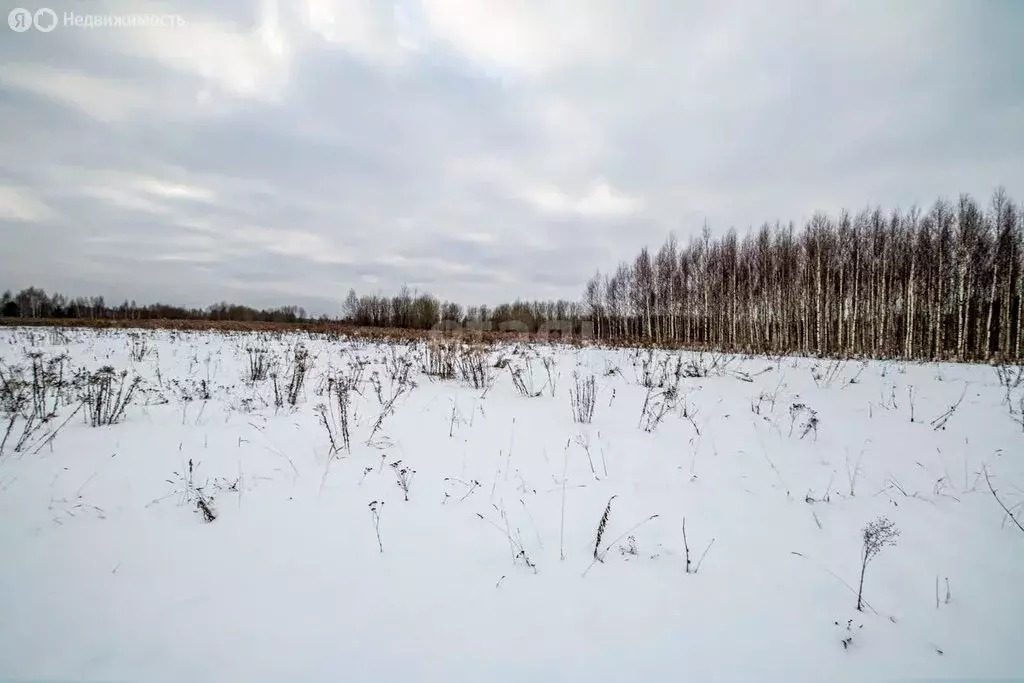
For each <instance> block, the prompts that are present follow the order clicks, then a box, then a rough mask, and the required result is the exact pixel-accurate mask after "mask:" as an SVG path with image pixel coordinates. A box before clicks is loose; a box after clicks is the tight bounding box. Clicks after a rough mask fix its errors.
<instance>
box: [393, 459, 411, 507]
mask: <svg viewBox="0 0 1024 683" xmlns="http://www.w3.org/2000/svg"><path fill="white" fill-rule="evenodd" d="M391 469H392V470H394V472H395V479H396V481H395V483H396V484H397V485H398V488H400V489H402V493H403V494H404V495H405V500H406V502H408V501H409V487H410V486H412V479H413V477H415V476H416V470H414V469H412V468H410V467H406V466H404V465H402V461H401V460H396V461H394V462H393V463H391Z"/></svg>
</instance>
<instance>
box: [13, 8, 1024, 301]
mask: <svg viewBox="0 0 1024 683" xmlns="http://www.w3.org/2000/svg"><path fill="white" fill-rule="evenodd" d="M4 3H5V4H3V5H0V7H2V9H3V12H4V14H5V15H6V14H7V13H8V11H9V10H10V9H12V8H14V7H16V6H18V7H24V8H27V9H29V10H32V11H35V10H37V9H39V8H40V7H43V6H50V7H53V8H54V9H56V10H57V13H58V15H59V16H61V15H63V13H64V12H69V11H70V12H75V13H78V14H81V15H85V14H101V13H107V14H124V13H140V12H155V13H161V14H176V15H178V16H180V17H181V19H182V20H183V21H184V25H183V26H174V27H154V28H145V29H144V28H124V27H122V28H116V27H110V28H94V29H86V28H75V27H73V26H64V25H58V26H57V28H56V29H55V30H54V31H52V32H50V33H40V32H38V31H36V30H34V29H33V30H30V31H28V32H25V33H15V32H13V31H10V30H8V27H7V26H3V25H2V24H0V238H2V242H0V288H4V287H11V288H15V289H17V288H21V287H24V286H28V285H30V284H34V285H37V286H42V287H44V288H46V289H47V290H48V291H53V290H59V291H62V292H65V293H68V294H103V295H105V296H107V297H108V298H109V299H121V298H124V297H128V298H135V299H137V300H139V302H140V303H141V302H151V301H155V300H160V301H165V302H169V303H179V304H185V305H206V304H209V303H211V302H213V301H217V300H221V299H227V300H231V301H237V302H240V303H247V304H251V305H256V306H269V305H279V304H289V303H296V304H299V305H304V306H306V307H307V308H309V309H311V310H312V311H314V312H317V313H320V312H327V313H336V312H337V310H338V308H339V306H340V302H341V300H342V299H343V298H344V296H345V293H346V292H347V291H348V289H349V287H354V288H356V290H357V291H360V292H371V291H376V290H378V289H379V290H381V291H384V292H385V293H393V292H394V291H395V290H397V288H398V287H400V286H401V285H402V284H403V283H406V284H408V285H409V286H410V287H413V288H419V289H420V290H428V291H431V292H433V293H435V294H437V295H438V296H440V297H441V298H452V299H457V300H459V301H461V302H463V303H467V304H468V303H488V304H493V303H497V302H499V301H502V300H505V299H510V298H514V297H517V296H519V297H524V298H530V299H532V298H556V297H557V298H561V297H564V298H573V299H575V298H578V297H579V295H580V293H581V290H582V287H583V284H584V282H585V280H586V279H587V278H588V277H589V276H590V275H591V274H592V273H593V272H594V270H595V269H597V268H601V269H610V268H614V266H615V264H616V263H617V262H618V261H619V260H621V259H624V258H632V257H633V256H634V255H635V253H636V252H637V251H638V250H639V248H640V247H642V246H643V245H645V244H649V245H651V246H657V245H658V244H660V243H661V242H662V241H663V240H664V238H665V237H666V235H667V234H668V233H669V231H675V233H676V234H677V235H678V236H679V238H680V239H681V240H683V241H685V240H687V239H688V238H689V236H690V235H693V234H696V233H698V232H699V231H700V230H701V227H702V225H703V223H704V222H705V221H707V223H708V224H709V226H710V227H711V229H712V230H713V231H714V232H716V233H721V232H724V231H725V230H726V229H728V228H729V227H730V226H735V227H736V228H737V229H738V230H740V231H741V233H742V232H744V231H746V230H747V228H748V227H750V226H751V225H755V226H756V225H758V224H760V223H761V222H763V221H765V220H771V221H774V220H777V219H778V220H783V221H788V220H794V221H797V222H798V223H799V222H801V221H803V220H804V219H806V218H807V217H808V216H809V215H810V214H811V213H812V212H813V211H814V210H816V209H825V210H829V211H835V210H837V209H839V208H841V207H849V208H851V209H858V208H861V207H863V206H865V205H867V204H881V205H883V206H885V207H891V206H895V205H900V206H909V205H911V204H913V203H918V204H922V205H927V204H930V203H931V202H932V201H934V199H935V198H936V197H937V196H940V195H944V196H950V197H952V196H955V195H956V193H958V192H960V191H969V192H972V193H975V194H977V195H979V196H980V197H981V198H982V199H984V200H985V201H986V202H987V200H988V195H989V194H990V193H991V191H992V190H993V189H994V188H995V187H996V186H997V185H1000V184H1002V185H1005V186H1006V188H1007V190H1008V191H1009V193H1010V194H1011V195H1012V196H1013V197H1015V198H1017V199H1018V200H1020V199H1022V198H1024V196H1022V195H1024V2H1019V1H1017V0H1005V1H1003V2H983V1H981V0H963V1H961V2H940V1H925V0H921V1H920V2H901V1H899V0H893V1H885V2H865V1H863V0H858V1H857V2H830V1H825V2H822V1H820V0H818V1H813V2H812V1H808V2H805V3H794V2H781V1H776V0H773V1H772V2H750V3H733V2H721V1H718V2H709V3H706V4H705V3H688V2H683V1H682V0H618V1H615V2H612V1H608V0H399V1H398V2H387V1H384V0H378V1H371V0H294V1H286V0H278V1H274V0H265V1H259V2H246V1H243V0H179V1H177V2H166V3H149V2H131V1H129V2H112V3H107V2H95V1H93V0H61V1H60V2H57V1H56V0H50V2H49V3H48V4H47V3H41V2H35V1H34V0H20V1H17V0H4ZM60 23H61V24H62V23H63V18H62V20H61V22H60Z"/></svg>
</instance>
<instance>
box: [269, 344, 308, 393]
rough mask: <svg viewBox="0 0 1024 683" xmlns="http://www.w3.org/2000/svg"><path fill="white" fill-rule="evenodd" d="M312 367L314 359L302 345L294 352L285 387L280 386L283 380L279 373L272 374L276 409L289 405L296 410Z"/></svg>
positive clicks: (296, 346) (296, 347)
mask: <svg viewBox="0 0 1024 683" xmlns="http://www.w3.org/2000/svg"><path fill="white" fill-rule="evenodd" d="M312 367H313V359H312V357H311V356H310V354H309V351H308V350H307V349H306V347H305V346H303V345H302V344H301V343H298V344H296V345H295V348H294V349H293V350H292V357H291V363H290V366H289V372H288V376H287V378H286V379H285V382H284V385H283V386H281V385H280V384H279V380H280V379H281V377H280V375H279V373H277V372H271V373H270V378H271V379H272V380H273V382H274V405H275V406H276V407H278V408H283V407H284V405H285V403H287V404H288V405H289V406H291V407H293V408H294V407H295V406H296V405H297V404H298V402H299V395H300V394H301V393H302V389H303V387H304V386H305V384H306V375H307V373H308V372H309V370H310V368H312Z"/></svg>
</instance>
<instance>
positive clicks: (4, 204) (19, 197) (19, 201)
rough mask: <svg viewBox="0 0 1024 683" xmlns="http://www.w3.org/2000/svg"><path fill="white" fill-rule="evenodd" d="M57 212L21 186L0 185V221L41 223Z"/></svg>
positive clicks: (54, 215)
mask: <svg viewBox="0 0 1024 683" xmlns="http://www.w3.org/2000/svg"><path fill="white" fill-rule="evenodd" d="M56 216H57V212H56V211H54V210H53V209H52V208H51V207H50V206H48V205H47V204H45V203H44V202H43V201H42V200H40V199H39V198H38V197H36V196H35V194H34V193H33V192H32V191H31V190H28V189H26V188H23V187H12V186H10V185H0V221H14V222H18V223H41V222H43V221H48V220H52V219H53V218H55V217H56Z"/></svg>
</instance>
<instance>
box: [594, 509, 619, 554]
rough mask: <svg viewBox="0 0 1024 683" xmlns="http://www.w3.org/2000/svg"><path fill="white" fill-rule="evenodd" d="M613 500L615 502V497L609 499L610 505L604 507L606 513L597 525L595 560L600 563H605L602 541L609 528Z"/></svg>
mask: <svg viewBox="0 0 1024 683" xmlns="http://www.w3.org/2000/svg"><path fill="white" fill-rule="evenodd" d="M613 500H615V496H612V497H611V498H609V499H608V504H607V505H605V506H604V513H603V514H602V515H601V521H599V522H598V523H597V538H596V539H595V540H594V559H595V560H597V561H598V562H604V557H603V555H602V554H601V539H602V538H603V537H604V530H605V529H606V528H607V527H608V519H609V518H610V517H611V514H612V501H613Z"/></svg>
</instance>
